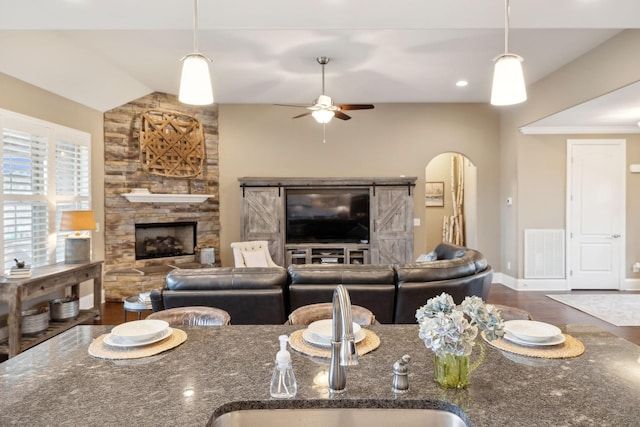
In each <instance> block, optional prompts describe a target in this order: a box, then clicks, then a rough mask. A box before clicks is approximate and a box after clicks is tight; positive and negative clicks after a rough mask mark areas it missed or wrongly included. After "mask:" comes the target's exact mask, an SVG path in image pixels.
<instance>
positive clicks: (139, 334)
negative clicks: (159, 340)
mask: <svg viewBox="0 0 640 427" xmlns="http://www.w3.org/2000/svg"><path fill="white" fill-rule="evenodd" d="M168 327H169V324H168V323H167V322H165V321H164V320H156V319H152V320H148V319H145V320H134V321H133V322H127V323H123V324H121V325H118V326H116V327H114V328H113V329H112V330H111V333H112V334H113V335H117V336H118V337H121V338H125V339H127V340H128V341H129V342H132V341H147V340H149V339H151V338H153V337H155V336H157V335H158V334H159V333H160V332H162V331H164V330H165V329H167V328H168Z"/></svg>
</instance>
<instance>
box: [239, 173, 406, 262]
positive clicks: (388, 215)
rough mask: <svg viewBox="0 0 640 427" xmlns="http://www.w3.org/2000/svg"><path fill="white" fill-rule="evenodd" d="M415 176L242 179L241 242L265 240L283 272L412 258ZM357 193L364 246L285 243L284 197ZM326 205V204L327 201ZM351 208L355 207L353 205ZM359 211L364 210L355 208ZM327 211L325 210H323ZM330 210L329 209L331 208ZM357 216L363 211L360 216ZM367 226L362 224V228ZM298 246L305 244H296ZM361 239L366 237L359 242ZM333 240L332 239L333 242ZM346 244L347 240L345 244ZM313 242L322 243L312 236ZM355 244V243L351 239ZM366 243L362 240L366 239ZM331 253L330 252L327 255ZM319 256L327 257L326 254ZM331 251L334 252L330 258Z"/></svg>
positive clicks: (401, 260) (285, 200) (402, 260)
mask: <svg viewBox="0 0 640 427" xmlns="http://www.w3.org/2000/svg"><path fill="white" fill-rule="evenodd" d="M416 180H417V178H416V177H404V176H401V177H372V178H293V177H280V178H278V177H266V178H260V177H241V178H238V181H239V182H240V199H241V201H242V202H241V203H242V204H241V211H240V226H241V228H240V239H241V240H243V241H247V240H266V241H268V242H269V252H270V253H271V258H273V260H274V262H275V263H276V264H278V265H282V266H284V267H286V266H288V265H289V264H302V263H305V264H306V263H322V262H325V263H330V262H337V263H347V264H356V263H358V262H360V263H362V264H368V263H373V264H391V263H394V262H411V260H412V259H413V255H414V254H413V218H414V213H413V205H414V200H413V199H414V191H413V190H414V187H415V185H416V184H415V183H416ZM352 188H356V189H357V194H358V195H359V196H362V195H365V199H366V198H367V195H368V203H369V212H368V213H369V221H368V230H367V231H368V233H369V238H368V244H362V245H358V244H352V243H347V242H336V243H333V244H313V243H304V244H292V243H287V222H288V218H287V197H288V194H289V195H294V194H300V193H301V190H302V189H303V190H307V192H308V193H313V190H317V193H318V194H322V193H323V192H324V194H326V192H327V190H330V191H332V190H336V189H344V190H346V191H345V192H347V193H348V192H349V191H348V190H349V189H352ZM325 200H328V199H325ZM354 206H355V204H354ZM358 206H359V207H360V208H361V206H362V205H358ZM325 207H326V206H325ZM329 208H331V206H329ZM358 212H361V211H358ZM360 225H363V226H365V227H366V224H360ZM299 238H300V236H297V239H296V240H293V241H296V242H302V241H305V240H298V239H299ZM360 239H362V240H365V238H363V237H360ZM332 240H333V239H332ZM345 240H346V239H345ZM313 241H322V238H320V237H316V238H315V239H313ZM349 241H353V240H349ZM365 241H366V240H365ZM329 249H333V250H331V251H330V250H329ZM321 252H327V253H329V254H328V255H325V254H323V253H321ZM334 252H335V253H334Z"/></svg>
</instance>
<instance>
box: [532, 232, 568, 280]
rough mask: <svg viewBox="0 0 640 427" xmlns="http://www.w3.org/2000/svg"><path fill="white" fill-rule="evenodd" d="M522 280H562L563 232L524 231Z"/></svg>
mask: <svg viewBox="0 0 640 427" xmlns="http://www.w3.org/2000/svg"><path fill="white" fill-rule="evenodd" d="M524 278H525V279H563V278H564V230H524Z"/></svg>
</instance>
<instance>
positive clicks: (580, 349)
mask: <svg viewBox="0 0 640 427" xmlns="http://www.w3.org/2000/svg"><path fill="white" fill-rule="evenodd" d="M563 335H564V337H565V341H564V342H563V343H562V344H558V345H550V346H545V347H543V346H538V347H533V346H532V347H527V346H523V345H518V344H515V343H512V342H511V341H508V340H505V339H504V338H498V339H495V340H493V341H487V338H486V337H485V335H484V333H483V334H482V338H483V339H484V340H485V341H486V342H487V343H489V345H490V346H492V347H495V348H497V349H500V350H504V351H508V352H509V353H514V354H519V355H521V356H529V357H540V358H544V359H567V358H570V357H578V356H580V355H581V354H582V353H584V344H582V342H581V341H580V340H578V339H576V338H574V337H572V336H571V335H568V334H563Z"/></svg>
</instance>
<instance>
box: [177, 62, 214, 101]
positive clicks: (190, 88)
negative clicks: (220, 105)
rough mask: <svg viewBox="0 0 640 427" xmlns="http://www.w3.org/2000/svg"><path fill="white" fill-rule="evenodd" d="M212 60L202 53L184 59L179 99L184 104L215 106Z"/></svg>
mask: <svg viewBox="0 0 640 427" xmlns="http://www.w3.org/2000/svg"><path fill="white" fill-rule="evenodd" d="M209 61H210V59H209V58H207V57H206V56H204V55H202V54H200V53H191V54H189V55H187V56H185V57H184V58H182V77H181V78H180V93H179V95H178V99H179V100H180V102H182V103H184V104H191V105H209V104H213V90H212V88H211V76H210V74H209Z"/></svg>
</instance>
